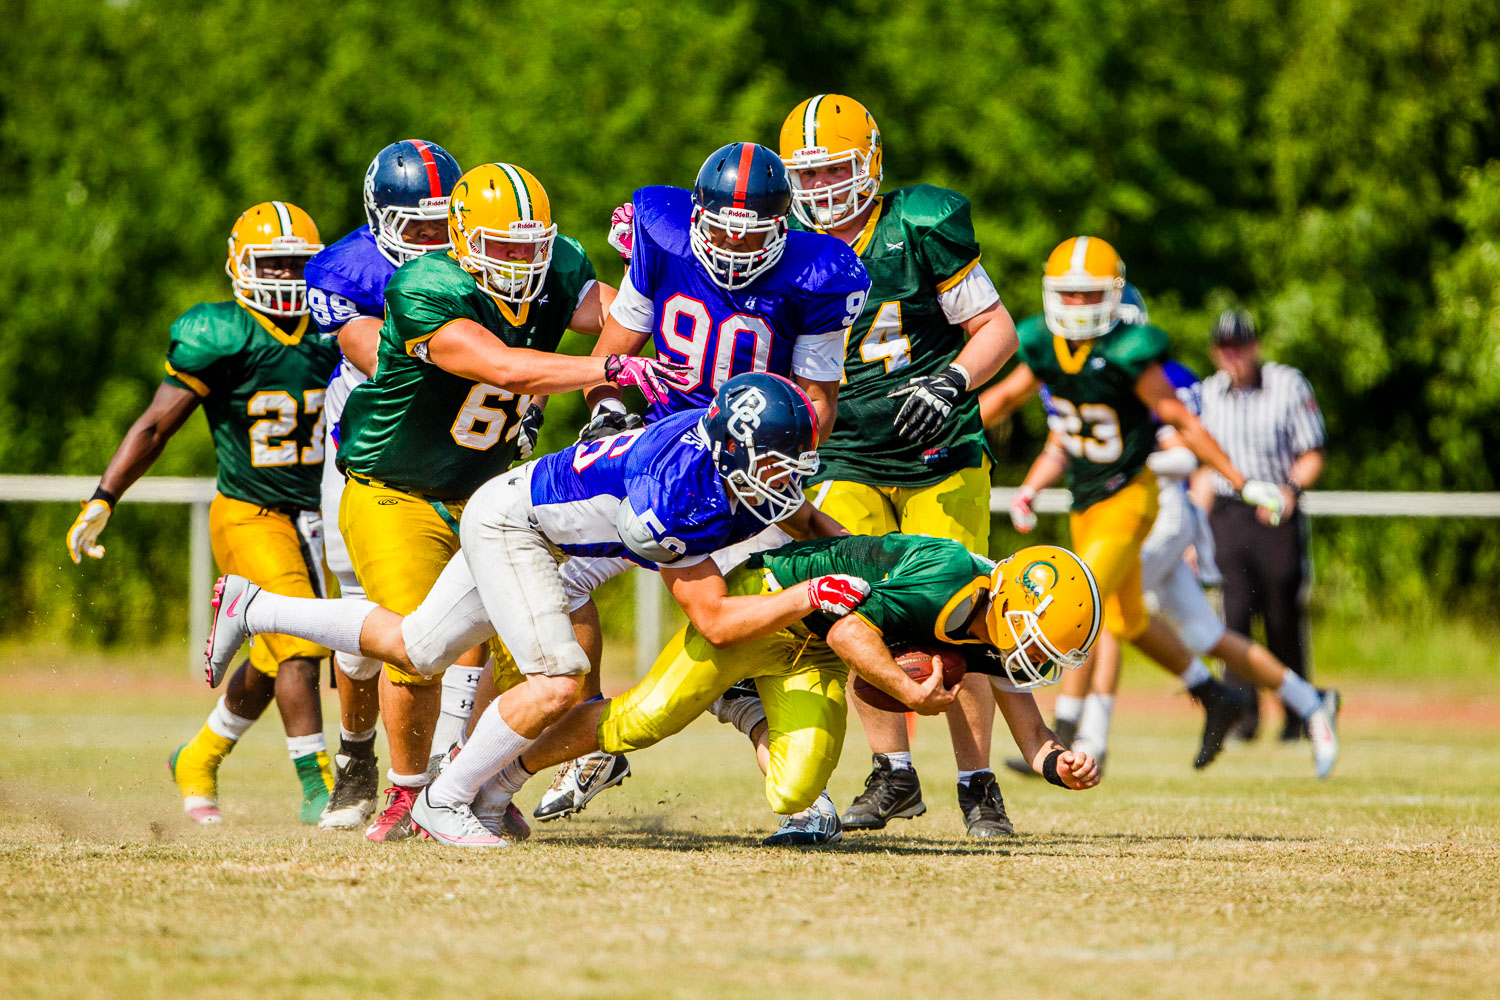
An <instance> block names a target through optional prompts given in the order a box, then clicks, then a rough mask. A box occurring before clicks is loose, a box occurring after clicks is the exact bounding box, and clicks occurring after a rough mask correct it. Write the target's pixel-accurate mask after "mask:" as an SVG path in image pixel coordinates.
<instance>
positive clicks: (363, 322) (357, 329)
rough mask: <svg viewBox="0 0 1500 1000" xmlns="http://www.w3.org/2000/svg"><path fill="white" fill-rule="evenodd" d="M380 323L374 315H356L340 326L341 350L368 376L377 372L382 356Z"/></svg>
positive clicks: (352, 363)
mask: <svg viewBox="0 0 1500 1000" xmlns="http://www.w3.org/2000/svg"><path fill="white" fill-rule="evenodd" d="M380 324H381V320H379V319H377V318H376V317H374V316H356V317H355V318H354V319H351V320H350V321H349V322H347V323H345V324H344V325H343V326H341V327H339V350H340V351H342V352H344V357H345V358H348V359H349V363H350V364H351V365H353V366H354V367H355V368H358V369H359V370H360V371H361V372H362V373H363V374H364V375H365V376H366V377H370V376H373V375H374V374H375V368H376V364H377V361H378V359H379V356H380Z"/></svg>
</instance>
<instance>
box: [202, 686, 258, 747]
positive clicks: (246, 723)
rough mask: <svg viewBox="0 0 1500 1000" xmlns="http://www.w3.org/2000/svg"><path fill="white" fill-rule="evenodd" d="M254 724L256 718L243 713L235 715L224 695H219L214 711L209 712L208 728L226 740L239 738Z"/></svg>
mask: <svg viewBox="0 0 1500 1000" xmlns="http://www.w3.org/2000/svg"><path fill="white" fill-rule="evenodd" d="M253 725H255V720H254V719H247V718H245V717H244V716H243V715H235V714H234V713H233V712H231V711H230V710H229V705H228V703H227V702H226V700H225V696H224V695H220V696H219V702H218V704H216V705H215V706H214V710H213V711H212V712H209V713H208V728H209V729H212V730H213V731H214V733H216V734H217V735H219V736H222V737H224V738H225V739H226V740H238V739H239V738H240V737H241V736H244V735H245V733H246V732H247V731H248V730H249V729H250V727H251V726H253Z"/></svg>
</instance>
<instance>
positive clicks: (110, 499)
mask: <svg viewBox="0 0 1500 1000" xmlns="http://www.w3.org/2000/svg"><path fill="white" fill-rule="evenodd" d="M95 500H103V501H104V502H105V503H107V504H109V509H110V510H114V508H115V504H116V503H118V502H119V500H120V498H119V497H117V496H115V495H114V494H113V493H111V492H110V491H109V490H107V489H105V488H104V487H103V486H101V487H99V488H98V489H96V490H95V491H94V495H93V496H91V497H89V503H93V502H94V501H95Z"/></svg>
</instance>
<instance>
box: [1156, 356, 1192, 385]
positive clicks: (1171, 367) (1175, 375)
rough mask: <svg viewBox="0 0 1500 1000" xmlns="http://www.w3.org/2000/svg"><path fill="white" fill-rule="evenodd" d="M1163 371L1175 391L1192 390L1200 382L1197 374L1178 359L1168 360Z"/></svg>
mask: <svg viewBox="0 0 1500 1000" xmlns="http://www.w3.org/2000/svg"><path fill="white" fill-rule="evenodd" d="M1161 369H1162V371H1163V372H1164V373H1165V374H1166V376H1167V381H1168V382H1171V383H1172V387H1173V388H1174V389H1191V388H1192V387H1193V386H1195V385H1197V384H1198V382H1199V381H1200V380H1199V378H1198V375H1197V373H1196V372H1194V371H1193V370H1192V369H1191V368H1189V367H1188V366H1187V365H1185V364H1183V363H1182V362H1181V361H1178V360H1177V359H1176V358H1167V359H1166V360H1165V361H1163V362H1162V365H1161Z"/></svg>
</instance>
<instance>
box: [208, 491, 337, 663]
mask: <svg viewBox="0 0 1500 1000" xmlns="http://www.w3.org/2000/svg"><path fill="white" fill-rule="evenodd" d="M208 537H209V544H210V545H211V546H212V547H213V552H214V561H215V562H216V563H218V564H219V569H220V570H221V571H223V572H224V573H232V574H234V575H235V576H243V577H244V578H245V579H247V580H249V581H250V582H251V583H254V584H256V585H258V586H261V587H264V588H265V589H266V590H269V591H271V592H272V593H276V594H286V595H287V596H289V597H322V596H323V595H324V593H325V591H324V589H323V586H322V582H323V567H322V566H321V565H314V564H313V562H314V556H313V553H312V550H311V549H310V548H309V547H308V546H307V543H306V542H305V541H303V538H302V536H301V534H299V533H298V531H297V524H296V521H295V519H294V518H293V517H292V516H291V515H289V514H282V513H280V512H278V511H274V510H269V509H267V508H265V507H258V506H256V505H255V504H253V503H246V502H245V501H243V500H235V499H233V498H231V497H226V496H224V495H223V494H222V493H220V494H218V495H217V496H215V497H214V499H213V502H212V503H211V504H209V505H208ZM327 655H328V650H327V649H324V648H323V647H322V646H319V645H318V644H317V643H315V642H308V641H307V640H306V639H297V638H295V637H293V636H289V635H262V636H257V637H256V640H255V642H254V643H253V644H252V645H251V646H250V665H251V666H252V667H254V668H255V669H256V670H259V671H260V672H261V673H263V674H265V675H267V676H268V677H275V676H276V671H277V669H278V668H279V667H280V666H281V664H282V663H283V662H284V661H286V660H290V659H292V658H293V657H306V658H307V659H309V660H320V659H322V658H323V657H325V656H327Z"/></svg>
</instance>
